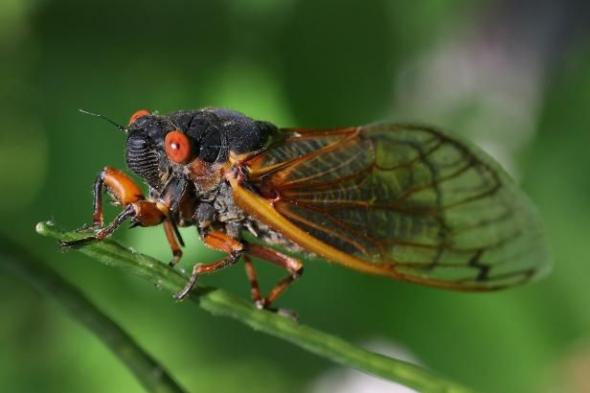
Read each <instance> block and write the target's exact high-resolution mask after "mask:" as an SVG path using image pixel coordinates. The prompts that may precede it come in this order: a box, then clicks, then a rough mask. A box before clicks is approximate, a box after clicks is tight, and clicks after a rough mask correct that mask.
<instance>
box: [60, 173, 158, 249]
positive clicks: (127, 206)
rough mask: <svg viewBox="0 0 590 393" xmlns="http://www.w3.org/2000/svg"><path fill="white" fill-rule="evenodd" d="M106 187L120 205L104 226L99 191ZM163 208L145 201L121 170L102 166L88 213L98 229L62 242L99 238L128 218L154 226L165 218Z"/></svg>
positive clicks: (72, 244) (69, 244) (80, 242)
mask: <svg viewBox="0 0 590 393" xmlns="http://www.w3.org/2000/svg"><path fill="white" fill-rule="evenodd" d="M104 188H106V189H107V190H108V191H109V193H110V194H111V195H112V196H113V197H114V198H115V200H116V201H117V203H119V204H120V205H122V206H123V207H124V209H123V211H122V212H121V213H119V214H118V215H117V216H116V217H115V219H114V220H113V221H112V222H111V223H110V224H109V225H107V226H105V227H103V225H104V216H103V208H102V192H103V189H104ZM167 213H168V212H167V210H166V208H165V207H164V206H162V205H161V204H158V203H155V202H153V201H147V200H145V197H144V196H143V193H142V192H141V189H140V188H139V187H138V186H137V185H136V184H135V183H134V182H133V180H132V179H131V178H130V177H129V176H127V175H126V174H125V173H123V172H121V171H120V170H118V169H115V168H112V167H105V168H104V169H103V170H102V171H101V172H100V174H99V175H98V177H97V179H96V183H95V184H94V212H93V215H92V218H93V223H94V226H95V227H98V228H100V229H99V230H98V231H97V232H96V234H95V235H94V236H90V237H87V238H84V239H80V240H74V241H70V242H62V245H63V246H65V247H77V246H82V245H84V244H87V243H89V242H91V241H94V240H102V239H104V238H106V237H108V236H110V235H111V234H112V233H113V232H114V231H115V230H116V229H117V228H118V227H119V226H120V225H121V224H122V223H123V222H125V221H126V220H128V219H131V221H132V223H133V225H141V226H152V225H158V224H160V223H162V221H164V219H165V218H166V214H167Z"/></svg>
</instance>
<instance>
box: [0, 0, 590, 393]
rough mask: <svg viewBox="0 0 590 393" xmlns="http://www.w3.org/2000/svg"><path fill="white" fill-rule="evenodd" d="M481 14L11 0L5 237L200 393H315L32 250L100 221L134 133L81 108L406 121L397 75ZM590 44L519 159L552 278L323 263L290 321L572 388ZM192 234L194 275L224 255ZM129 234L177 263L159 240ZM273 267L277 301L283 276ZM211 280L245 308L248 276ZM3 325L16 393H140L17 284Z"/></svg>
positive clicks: (254, 350) (476, 382)
mask: <svg viewBox="0 0 590 393" xmlns="http://www.w3.org/2000/svg"><path fill="white" fill-rule="evenodd" d="M485 6H486V2H468V1H464V0H462V1H460V0H453V1H446V2H440V1H436V0H423V1H421V2H419V3H415V2H395V3H394V2H388V1H386V0H378V1H372V2H360V1H358V2H357V1H338V2H336V1H328V0H318V1H313V0H300V1H296V0H291V1H286V2H273V1H270V0H258V1H250V2H237V1H235V2H232V1H224V2H212V1H204V0H203V1H175V2H171V3H169V4H167V5H164V3H162V2H158V1H152V2H141V3H138V2H121V1H113V0H105V1H94V2H80V1H72V0H59V1H58V0H55V1H49V0H47V1H41V0H39V1H33V0H30V1H21V2H19V1H18V0H11V1H7V0H4V1H3V2H2V3H0V15H2V19H1V20H0V21H1V22H2V23H0V50H1V51H2V53H1V54H2V56H1V57H2V58H3V60H2V62H0V74H1V75H2V77H1V78H2V83H1V84H0V97H1V99H2V122H3V125H2V129H1V130H0V182H1V184H2V185H3V187H2V190H3V192H2V194H1V195H0V198H1V200H0V201H1V203H0V215H1V218H2V220H1V221H0V230H1V231H2V233H4V234H5V235H8V236H11V237H13V238H14V239H16V240H18V241H19V242H20V243H22V244H24V245H26V246H27V247H28V248H30V249H31V250H33V251H34V252H35V253H36V254H38V255H39V256H41V257H42V258H44V259H45V260H47V262H48V263H50V264H51V265H52V266H54V267H55V268H56V269H59V270H60V272H61V273H62V274H63V275H65V276H66V277H68V278H69V279H70V280H71V281H72V282H74V283H76V284H77V285H79V286H80V287H82V288H83V289H84V290H85V291H86V292H87V293H88V294H89V296H90V297H91V298H92V299H94V300H95V301H96V303H97V304H98V305H99V306H101V307H102V308H103V309H105V310H108V312H109V314H111V315H112V316H113V317H114V319H115V320H117V321H119V322H120V323H121V324H122V326H123V327H125V328H126V329H128V331H129V332H130V333H131V334H133V335H134V336H135V337H136V338H137V339H138V341H139V342H140V343H141V344H142V345H144V346H145V347H146V348H147V349H148V350H149V351H150V352H151V353H152V354H154V355H155V356H156V357H157V358H158V359H159V360H161V361H162V362H163V363H164V364H165V365H166V366H167V368H168V369H169V370H170V371H171V372H172V374H173V375H175V376H177V378H178V379H179V380H180V381H181V383H182V384H183V385H184V386H186V387H188V388H189V389H190V390H191V391H212V390H216V391H223V392H242V391H256V392H277V391H281V392H299V391H302V390H306V389H309V387H310V386H311V384H312V381H313V380H314V379H315V378H317V377H318V376H320V375H321V374H322V373H324V372H326V371H327V370H329V369H331V368H332V367H334V366H333V365H331V364H330V363H329V362H327V361H326V360H324V359H320V358H317V357H315V356H313V355H311V354H308V353H306V352H303V351H302V350H300V349H298V348H294V347H292V346H291V345H289V344H287V343H284V342H282V341H279V340H277V339H275V338H271V337H267V336H264V335H261V334H258V333H255V332H253V331H250V330H247V329H245V328H244V327H243V326H239V325H238V324H236V323H234V322H231V321H227V320H224V319H217V318H213V317H211V316H210V315H208V314H205V313H200V312H194V310H193V308H190V307H188V306H186V305H184V304H178V303H175V302H173V301H172V299H170V298H169V297H168V296H166V295H164V294H162V293H160V292H158V291H155V290H153V288H151V287H149V286H147V285H145V284H144V283H142V282H139V281H138V280H136V279H133V278H129V277H127V276H125V275H123V274H122V273H121V272H118V271H112V270H109V269H107V268H104V267H102V266H100V265H98V264H96V263H93V262H91V261H89V260H87V259H86V258H85V257H82V256H80V255H78V254H76V253H65V254H64V253H60V252H58V250H57V247H56V245H55V244H53V243H52V242H49V241H47V239H42V238H39V237H38V236H36V235H35V234H34V233H33V226H34V224H35V223H36V222H37V221H40V220H43V219H47V218H52V219H54V220H56V221H57V223H58V224H59V225H61V226H64V227H66V228H72V227H77V226H80V225H81V224H82V223H84V222H88V221H89V219H90V210H91V194H90V190H91V185H92V182H93V180H94V177H95V175H96V173H97V172H98V171H99V170H100V168H101V167H102V166H104V165H113V166H117V167H120V168H124V155H123V154H124V150H123V149H124V136H123V135H121V133H120V132H118V131H117V130H116V129H114V128H112V127H111V126H109V125H108V124H106V123H104V122H101V121H97V120H95V119H92V118H89V117H84V116H82V115H80V114H79V113H78V112H77V109H78V108H85V109H88V110H92V111H98V112H101V113H105V114H108V115H109V116H111V117H113V118H115V119H117V120H119V121H121V122H125V121H126V119H127V117H128V116H129V114H131V113H132V112H133V111H134V110H136V109H138V108H143V107H146V108H151V109H158V110H160V111H162V112H167V111H172V110H176V109H180V108H199V107H203V106H223V107H231V108H234V109H237V110H240V111H242V112H244V113H246V114H248V115H250V116H252V117H255V118H260V119H265V120H270V121H273V122H275V123H277V124H280V125H285V126H294V125H297V126H307V127H309V126H338V125H349V124H358V123H367V122H371V121H375V120H379V119H382V118H386V117H388V116H390V115H391V113H394V112H395V108H392V107H391V102H392V101H393V92H394V88H395V83H396V80H397V79H396V77H397V76H398V72H400V70H401V69H402V66H403V65H404V64H406V62H408V61H409V60H410V59H412V58H414V57H415V56H418V55H420V54H421V53H423V52H425V51H427V50H428V49H429V48H431V47H432V46H434V45H435V44H436V42H437V39H438V38H439V37H441V36H444V35H445V34H448V33H450V32H452V31H455V29H456V28H457V27H458V26H461V25H464V24H468V23H470V15H472V12H474V11H475V10H478V9H480V8H483V7H485ZM587 44H588V42H587V40H586V41H585V42H584V40H582V44H580V45H578V46H576V47H574V48H572V49H570V50H569V51H568V52H567V53H566V56H565V60H564V61H563V62H562V63H559V65H558V66H556V67H555V68H554V69H553V70H552V72H551V73H549V74H548V75H547V80H545V81H544V83H545V84H546V86H545V89H544V90H543V97H542V102H543V105H542V110H541V111H540V115H539V119H538V132H537V134H536V136H535V138H534V139H533V140H532V142H531V144H530V146H528V147H527V149H526V151H525V154H522V156H519V157H516V158H517V160H518V162H519V163H520V172H521V173H522V174H523V176H522V178H523V184H524V186H525V189H526V190H527V191H528V192H529V194H530V195H531V198H532V199H533V200H534V201H536V203H537V204H538V207H539V209H540V211H541V214H542V216H543V217H544V220H545V223H546V227H547V232H548V235H549V236H548V238H549V240H550V243H551V247H552V249H553V254H554V259H555V269H554V272H553V274H552V275H551V276H550V278H548V279H546V280H544V281H542V282H540V283H537V284H533V285H530V286H526V287H523V288H516V289H513V290H510V291H506V292H501V293H493V294H481V295H466V294H457V293H449V292H444V291H439V290H433V289H428V288H420V287H416V286H412V285H407V284H403V283H395V282H391V281H389V280H386V279H379V278H374V277H366V276H363V275H359V274H356V273H354V272H350V271H345V270H344V269H341V268H338V267H335V266H330V265H328V264H322V263H316V262H311V263H309V264H308V267H307V268H306V274H305V277H304V278H303V279H302V280H301V281H300V282H298V283H297V285H295V286H294V287H293V288H292V289H291V290H290V291H289V292H288V293H287V294H286V295H285V296H284V298H282V299H281V301H280V303H281V305H283V306H286V307H289V308H293V309H295V310H297V311H298V312H299V313H300V314H301V316H302V320H303V321H304V322H306V323H308V324H311V325H313V326H316V327H319V328H322V329H324V330H326V331H328V332H332V333H335V334H338V335H341V336H343V337H346V338H347V339H350V340H351V341H354V342H365V341H367V340H372V339H375V338H377V339H380V340H387V341H390V342H393V343H397V344H398V345H401V346H403V347H404V348H406V349H408V350H409V351H410V352H411V353H413V355H414V356H415V357H416V358H418V359H419V360H420V362H422V363H423V364H425V365H427V366H428V367H430V368H432V369H434V370H436V371H437V372H440V373H442V374H444V375H447V376H449V377H451V378H453V379H455V380H457V381H459V382H462V383H464V384H467V385H469V386H473V387H474V388H477V389H479V390H481V391H482V392H519V393H526V392H539V391H543V387H544V386H547V384H550V385H557V386H565V385H564V384H565V383H566V382H567V381H565V379H567V375H568V372H567V370H565V371H564V370H563V367H564V366H563V365H564V364H566V363H567V362H566V359H567V358H568V356H569V354H570V353H571V352H572V351H573V350H574V349H575V348H576V346H577V345H583V343H588V342H590V333H589V332H590V311H589V309H588V306H587V304H586V301H587V299H588V297H589V296H590V286H589V285H588V282H589V281H588V280H589V277H590V264H588V263H587V261H588V256H589V252H588V250H587V240H586V241H584V239H587V237H588V235H587V233H588V227H589V226H590V205H589V204H588V202H587V201H588V198H587V196H588V194H589V192H590V177H589V176H588V172H587V169H588V168H590V162H588V161H589V155H588V154H587V153H586V150H587V146H588V145H589V144H590V132H589V131H588V129H589V128H590V117H588V115H587V113H588V111H587V106H588V105H589V104H590V46H588V45H587ZM482 94H485V92H482ZM397 115H398V116H400V117H401V116H402V115H403V114H399V113H398V114H397ZM405 120H407V119H405ZM420 120H421V121H424V122H428V121H429V119H428V118H424V119H420ZM464 131H465V133H467V132H468V130H464ZM113 211H114V210H110V213H112V212H113ZM183 234H184V237H185V239H187V240H189V239H190V241H188V243H189V244H188V247H187V251H186V254H185V258H184V266H185V268H189V267H190V265H191V263H192V262H194V261H204V260H208V259H209V258H211V256H212V255H211V254H210V253H209V252H207V251H205V250H203V249H202V247H201V246H200V244H199V242H198V241H197V239H196V233H195V230H194V229H191V228H188V229H184V230H183ZM116 237H117V238H118V239H120V240H122V241H123V242H124V243H125V244H128V245H130V246H132V247H134V248H136V249H138V250H141V251H142V252H146V253H149V254H151V255H155V256H157V257H159V258H162V259H163V260H167V259H168V258H169V251H168V250H167V245H166V242H165V238H164V235H163V233H162V232H161V229H159V228H152V229H135V230H131V231H127V230H124V231H121V233H118V234H117V235H116ZM261 269H262V270H263V271H262V278H261V281H262V283H263V285H264V284H265V283H266V285H267V287H268V286H269V285H270V283H271V282H272V280H274V279H276V278H277V277H278V276H279V275H280V272H278V271H276V270H274V269H272V268H270V269H264V268H263V267H261ZM203 281H204V282H206V283H207V284H211V285H217V286H222V287H224V288H228V289H230V290H232V291H235V292H237V293H240V294H241V295H242V296H244V297H246V296H248V284H247V281H246V279H245V275H244V272H243V271H242V269H241V267H240V266H236V267H235V268H234V269H231V270H229V271H225V272H222V273H219V274H218V275H215V276H211V277H206V278H204V279H203ZM0 312H1V315H2V319H3V322H2V323H1V324H0V348H2V350H1V351H0V386H2V391H10V392H48V393H49V392H63V391H85V392H104V391H125V392H141V391H142V389H141V387H140V386H139V385H138V383H137V382H136V381H135V380H134V379H133V378H132V376H131V375H130V374H129V372H128V371H127V370H125V369H124V368H123V367H122V366H121V364H120V363H119V362H118V361H117V360H116V359H115V358H114V357H113V356H112V355H111V354H110V353H109V352H108V351H107V350H106V349H105V348H104V347H103V346H102V345H101V344H100V343H99V342H98V340H97V339H96V338H94V337H93V336H91V335H90V334H89V333H88V332H86V331H84V330H83V329H82V328H81V327H80V326H78V325H77V324H76V323H75V322H73V321H72V320H70V319H69V318H67V317H65V316H64V314H63V312H62V311H61V310H60V309H58V308H57V307H56V306H55V305H54V304H53V303H52V302H51V301H49V300H48V299H44V298H41V297H40V296H38V295H37V294H35V293H33V292H32V291H31V290H30V289H29V288H27V287H25V286H24V285H22V284H21V283H20V282H16V281H14V280H13V278H11V277H7V276H0ZM580 343H582V344H580ZM586 348H587V349H588V348H590V345H588V346H587V347H586ZM559 391H563V390H559Z"/></svg>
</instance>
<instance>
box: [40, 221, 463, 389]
mask: <svg viewBox="0 0 590 393" xmlns="http://www.w3.org/2000/svg"><path fill="white" fill-rule="evenodd" d="M36 229H37V232H39V233H40V234H42V235H44V236H49V237H53V238H56V239H59V240H76V239H79V238H81V237H84V236H85V235H84V234H81V233H76V232H62V231H60V230H58V229H57V228H56V227H55V226H53V225H52V224H51V223H39V224H37V228H36ZM80 251H81V252H82V253H84V254H86V255H88V256H91V257H93V258H95V259H97V260H99V261H100V262H102V263H105V264H107V265H110V266H115V267H119V268H123V269H125V270H127V271H129V272H131V273H134V274H136V275H139V276H141V277H143V278H145V279H147V280H149V281H151V282H152V283H154V284H155V285H156V286H157V287H158V288H162V289H166V290H168V291H170V292H173V293H174V292H177V291H179V290H180V289H181V288H182V287H183V286H184V284H185V283H186V280H187V279H188V277H187V276H185V275H183V274H181V273H180V272H179V271H177V270H174V269H172V268H170V267H169V266H168V265H167V264H164V263H162V262H160V261H158V260H156V259H154V258H151V257H148V256H146V255H143V254H140V253H138V252H135V251H132V250H129V249H127V248H125V247H123V246H121V245H120V244H118V243H116V242H114V241H111V240H106V241H101V242H95V243H91V244H89V245H87V246H85V247H83V248H81V249H80ZM189 299H190V301H192V302H195V303H197V304H199V305H200V306H201V307H202V308H203V309H205V310H207V311H209V312H211V313H212V314H214V315H220V316H227V317H231V318H234V319H236V320H238V321H240V322H242V323H244V324H246V325H248V326H250V327H252V328H253V329H255V330H258V331H261V332H265V333H268V334H270V335H273V336H276V337H280V338H282V339H284V340H287V341H289V342H291V343H293V344H295V345H298V346H300V347H302V348H304V349H306V350H308V351H310V352H312V353H315V354H317V355H320V356H323V357H326V358H328V359H331V360H332V361H334V362H336V363H339V364H342V365H344V366H348V367H352V368H355V369H358V370H360V371H363V372H366V373H369V374H373V375H376V376H379V377H382V378H385V379H388V380H390V381H394V382H397V383H400V384H402V385H405V386H407V387H410V388H413V389H416V390H418V391H420V392H445V393H466V392H471V390H468V389H466V388H464V387H462V386H460V385H458V384H455V383H453V382H451V381H448V380H445V379H444V378H441V377H440V376H437V375H435V374H433V373H431V372H430V371H426V370H425V369H423V368H421V367H418V366H415V365H413V364H410V363H406V362H404V361H401V360H397V359H392V358H389V357H387V356H383V355H380V354H377V353H373V352H370V351H368V350H366V349H363V348H361V347H358V346H355V345H353V344H351V343H349V342H347V341H345V340H343V339H341V338H338V337H335V336H332V335H329V334H327V333H324V332H321V331H319V330H317V329H314V328H312V327H309V326H305V325H303V324H301V323H298V322H296V321H294V320H292V319H290V318H286V317H284V316H281V315H278V314H276V313H272V312H268V311H261V310H258V309H256V308H255V307H253V306H252V305H251V304H250V303H249V302H246V301H244V300H242V299H240V298H238V297H236V296H234V295H232V294H230V293H228V292H226V291H224V290H221V289H215V288H210V287H198V288H197V289H195V290H194V291H193V293H192V294H191V296H190V297H189Z"/></svg>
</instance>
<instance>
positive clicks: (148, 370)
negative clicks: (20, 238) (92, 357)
mask: <svg viewBox="0 0 590 393" xmlns="http://www.w3.org/2000/svg"><path fill="white" fill-rule="evenodd" d="M0 267H2V268H4V269H5V270H6V271H8V272H9V273H12V274H14V275H15V276H17V277H20V278H21V279H23V280H24V281H26V282H28V283H29V284H31V285H32V286H33V287H34V288H35V289H37V290H38V291H39V292H41V293H43V294H47V295H49V296H51V297H52V298H54V299H55V300H57V302H58V303H59V304H61V305H62V306H63V307H64V308H65V309H66V310H67V311H68V312H69V313H70V315H71V316H72V317H74V318H75V319H77V320H78V321H79V322H80V323H81V324H83V325H84V326H86V327H87V328H88V329H89V330H90V331H92V332H93V333H94V334H95V335H96V336H97V337H98V338H100V339H101V340H102V341H103V342H104V343H105V344H106V346H107V347H109V348H110V349H111V351H113V353H114V354H115V355H116V356H117V357H118V358H119V359H121V361H122V362H123V363H124V364H125V365H126V366H127V367H128V368H129V369H130V370H131V371H132V372H133V374H135V377H136V378H137V379H138V380H139V382H140V383H141V384H142V385H143V386H144V387H145V389H146V390H147V391H149V392H153V393H184V392H185V390H184V389H182V388H181V387H180V386H179V385H178V384H177V383H176V382H175V381H174V379H173V378H172V377H171V376H170V375H169V374H168V372H167V371H166V370H165V369H164V368H163V367H162V366H161V365H160V364H159V363H158V362H157V361H156V360H155V359H154V358H152V357H151V356H150V355H149V354H148V353H147V352H146V351H145V350H143V349H142V348H141V347H140V346H139V344H137V343H136V342H135V341H134V340H133V338H132V337H131V336H130V335H129V334H127V333H126V332H125V331H124V330H123V329H122V328H121V327H120V326H119V325H117V324H116V323H115V322H114V321H113V320H112V319H110V318H109V317H108V316H107V315H105V314H104V313H103V312H102V311H101V310H100V309H99V308H98V307H96V306H95V305H94V304H93V303H92V302H91V301H90V300H89V299H88V298H86V296H85V295H84V294H83V293H82V292H80V290H78V289H77V288H76V287H74V286H72V285H71V284H70V283H68V282H67V281H66V280H64V279H63V278H62V277H61V276H59V275H58V274H57V273H56V272H55V271H53V270H52V269H51V268H50V267H48V266H47V265H46V264H44V263H43V262H41V261H39V260H38V259H37V258H35V257H34V256H32V255H31V254H30V253H28V252H27V251H26V250H25V249H23V248H22V247H21V246H19V245H17V244H15V243H13V242H11V241H9V240H7V239H5V238H2V237H0Z"/></svg>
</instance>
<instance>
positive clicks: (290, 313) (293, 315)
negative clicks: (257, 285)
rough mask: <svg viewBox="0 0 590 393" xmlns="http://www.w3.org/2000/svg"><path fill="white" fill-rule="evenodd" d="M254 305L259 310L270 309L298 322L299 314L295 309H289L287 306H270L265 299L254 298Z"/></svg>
mask: <svg viewBox="0 0 590 393" xmlns="http://www.w3.org/2000/svg"><path fill="white" fill-rule="evenodd" d="M254 305H255V306H256V308H257V309H259V310H266V311H270V312H273V313H276V314H277V315H280V316H283V317H286V318H289V319H291V320H293V321H295V322H299V314H298V313H297V312H296V311H294V310H289V309H287V308H276V307H271V305H270V303H269V302H268V300H267V299H259V300H256V301H254Z"/></svg>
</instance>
